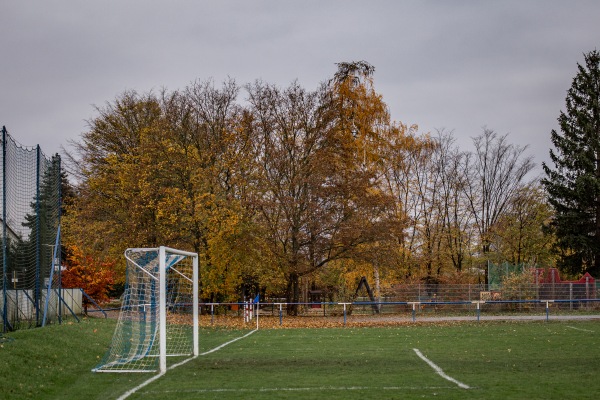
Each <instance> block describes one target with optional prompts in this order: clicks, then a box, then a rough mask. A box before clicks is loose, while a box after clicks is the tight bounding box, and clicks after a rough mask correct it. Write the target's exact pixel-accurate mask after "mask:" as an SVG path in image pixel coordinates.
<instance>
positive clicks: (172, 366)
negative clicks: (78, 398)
mask: <svg viewBox="0 0 600 400" xmlns="http://www.w3.org/2000/svg"><path fill="white" fill-rule="evenodd" d="M254 332H256V329H255V330H253V331H250V332H248V333H246V334H245V335H244V336H240V337H237V338H235V339H233V340H230V341H229V342H227V343H223V344H222V345H220V346H217V347H215V348H214V349H212V350H209V351H205V352H204V353H201V354H200V355H201V356H205V355H207V354H210V353H214V352H215V351H218V350H221V349H222V348H223V347H225V346H227V345H229V344H231V343H233V342H237V341H238V340H240V339H243V338H245V337H248V336H250V335H252V334H253V333H254ZM196 357H197V356H194V357H192V358H188V359H187V360H183V361H182V362H180V363H177V364H174V365H171V366H170V367H169V368H167V370H171V369H173V368H177V367H179V366H180V365H183V364H185V363H187V362H188V361H191V360H193V359H195V358H196ZM164 374H165V373H164V372H160V373H159V374H158V375H155V376H153V377H152V378H150V379H148V380H146V381H144V382H142V383H140V384H139V385H137V386H136V387H134V388H133V389H131V390H128V391H127V392H125V393H123V394H122V395H121V396H120V397H119V398H117V400H124V399H126V398H128V397H129V396H131V395H132V394H134V393H135V392H137V391H138V390H140V389H141V388H143V387H145V386H147V385H149V384H150V383H152V382H154V381H155V380H157V379H158V378H160V377H161V376H163V375H164Z"/></svg>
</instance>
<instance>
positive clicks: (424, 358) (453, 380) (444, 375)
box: [413, 349, 471, 389]
mask: <svg viewBox="0 0 600 400" xmlns="http://www.w3.org/2000/svg"><path fill="white" fill-rule="evenodd" d="M413 350H414V351H415V353H417V355H418V356H419V358H420V359H421V360H423V361H425V362H426V363H427V364H429V366H430V367H431V368H433V369H434V371H435V372H436V373H437V374H438V375H439V376H441V377H442V378H444V379H446V380H448V381H450V382H453V383H456V384H457V385H458V387H459V388H461V389H471V387H470V386H469V385H465V384H464V383H462V382H459V381H457V380H456V379H454V378H453V377H451V376H449V375H447V374H446V373H445V372H444V371H443V370H442V369H441V368H440V367H438V366H437V365H436V364H435V363H434V362H433V361H431V360H430V359H428V358H427V357H425V356H424V355H423V354H422V353H421V352H420V351H419V349H413Z"/></svg>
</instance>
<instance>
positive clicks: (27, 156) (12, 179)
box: [0, 127, 69, 332]
mask: <svg viewBox="0 0 600 400" xmlns="http://www.w3.org/2000/svg"><path fill="white" fill-rule="evenodd" d="M0 146H1V154H0V162H1V168H0V178H1V179H0V198H1V200H2V202H1V216H0V218H1V219H2V221H1V223H2V251H1V252H0V260H1V263H2V275H1V276H0V290H1V292H0V314H1V319H2V330H3V332H6V331H11V330H15V329H22V328H30V327H35V326H43V325H45V324H46V323H49V322H52V321H55V320H57V319H59V318H60V317H61V315H62V314H63V313H64V312H68V307H69V306H68V304H69V303H68V302H67V301H65V300H64V298H63V293H62V291H61V290H60V265H61V263H60V209H61V207H60V202H61V193H60V188H61V172H60V157H59V156H58V155H55V156H53V157H51V158H47V157H46V156H45V155H44V154H43V153H42V151H41V149H40V147H39V146H36V147H24V146H21V145H20V144H18V143H17V142H16V141H15V140H14V139H13V138H12V137H11V136H10V135H9V134H8V132H7V130H6V128H5V127H3V128H2V143H0Z"/></svg>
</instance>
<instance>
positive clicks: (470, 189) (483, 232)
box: [465, 128, 534, 254]
mask: <svg viewBox="0 0 600 400" xmlns="http://www.w3.org/2000/svg"><path fill="white" fill-rule="evenodd" d="M507 137H508V135H502V136H499V135H498V134H497V133H496V132H494V131H492V130H490V129H487V128H485V129H484V130H483V133H482V134H481V135H479V136H476V137H475V138H473V144H474V146H475V151H474V152H473V153H470V154H469V156H470V157H469V158H468V159H467V162H466V173H465V194H466V197H467V201H468V207H469V211H470V212H471V215H472V217H473V219H474V223H475V227H476V228H477V232H478V236H479V243H480V249H481V252H482V253H483V254H487V253H489V251H490V244H491V236H490V235H491V230H492V228H493V226H494V225H495V224H496V222H497V221H498V219H499V218H500V217H501V215H502V214H503V213H504V212H505V210H506V208H507V206H508V204H509V202H510V200H511V199H512V198H513V196H514V195H515V194H516V193H517V192H518V190H519V189H520V188H521V186H522V183H523V182H524V179H525V177H526V175H527V174H528V173H529V172H530V171H531V170H532V168H533V166H534V164H533V161H532V158H531V156H525V155H524V152H525V150H526V147H520V146H517V145H514V144H511V143H509V142H508V139H507Z"/></svg>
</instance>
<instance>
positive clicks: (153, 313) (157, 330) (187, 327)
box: [93, 247, 198, 372]
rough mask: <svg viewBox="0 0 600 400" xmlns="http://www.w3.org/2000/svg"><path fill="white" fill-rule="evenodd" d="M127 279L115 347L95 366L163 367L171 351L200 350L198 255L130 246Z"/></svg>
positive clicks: (193, 353)
mask: <svg viewBox="0 0 600 400" xmlns="http://www.w3.org/2000/svg"><path fill="white" fill-rule="evenodd" d="M125 258H126V260H127V281H126V286H125V292H124V293H123V304H122V306H121V312H120V314H119V320H118V322H117V327H116V328H115V333H114V335H113V340H112V344H111V346H110V348H109V349H108V351H107V352H106V354H105V356H104V358H103V360H102V362H101V363H100V364H99V365H98V366H97V367H96V368H94V369H93V371H95V372H154V371H158V370H160V371H161V372H164V371H166V369H167V357H190V356H196V355H198V256H197V254H196V253H188V252H184V251H180V250H175V249H171V248H167V247H160V248H145V249H127V250H126V251H125Z"/></svg>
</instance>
